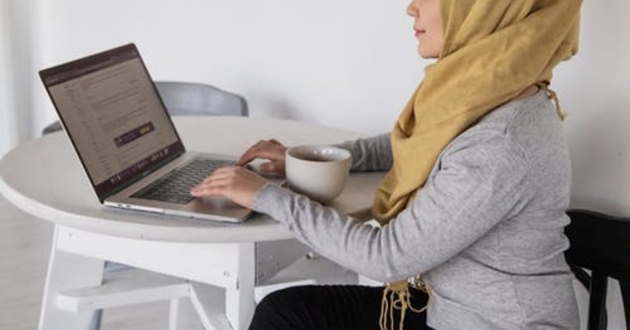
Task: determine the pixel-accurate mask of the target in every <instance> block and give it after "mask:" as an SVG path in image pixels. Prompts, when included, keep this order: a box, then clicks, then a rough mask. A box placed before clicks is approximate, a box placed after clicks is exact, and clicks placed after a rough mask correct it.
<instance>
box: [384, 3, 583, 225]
mask: <svg viewBox="0 0 630 330" xmlns="http://www.w3.org/2000/svg"><path fill="white" fill-rule="evenodd" d="M580 5H581V0H492V1H489V0H479V1H476V0H440V10H441V15H442V24H443V31H444V40H445V42H444V48H443V50H442V53H441V55H440V58H439V59H438V60H437V61H436V62H435V63H434V64H432V65H430V66H428V67H427V68H426V70H425V77H424V80H423V81H422V82H421V84H420V86H418V88H417V90H416V91H415V93H414V95H413V96H412V98H411V100H410V101H409V103H408V104H407V106H406V107H405V108H404V110H403V111H402V113H401V114H400V117H399V118H398V121H397V122H396V124H395V126H394V128H393V130H392V133H391V143H392V149H393V156H394V165H393V167H392V169H391V170H390V172H389V173H388V174H387V175H386V176H385V178H384V180H383V182H382V183H381V185H380V186H379V188H378V190H377V192H376V195H375V198H374V205H373V213H374V216H375V218H376V219H377V220H379V221H381V223H385V222H387V221H389V220H390V219H392V218H394V217H395V216H396V215H397V214H398V212H400V211H401V210H402V209H404V208H405V207H406V206H407V205H408V204H409V203H411V202H412V201H413V198H414V196H415V192H416V191H417V190H418V189H419V188H421V187H422V186H423V185H424V183H425V181H426V180H427V177H428V175H429V172H430V171H431V168H432V167H433V166H434V164H435V162H436V161H437V158H438V156H439V154H440V152H441V151H442V150H443V149H444V148H445V147H446V145H447V144H448V143H449V142H451V141H452V140H453V139H454V138H455V137H457V136H458V135H459V134H460V133H462V132H463V131H464V130H466V129H467V128H468V127H470V126H471V125H472V124H473V123H475V122H476V121H477V120H479V119H480V118H481V117H483V116H484V115H485V114H487V113H488V112H490V111H492V109H495V108H496V107H498V106H500V105H501V104H503V103H506V102H508V101H509V100H511V99H513V98H514V97H516V96H517V95H518V94H519V93H521V92H522V91H523V90H525V89H526V88H527V87H528V86H530V85H532V84H535V83H543V84H545V85H548V84H549V82H550V80H551V76H552V74H551V71H552V69H553V68H554V67H555V66H556V65H557V64H558V63H559V62H561V61H563V60H567V59H569V58H570V57H572V56H573V55H574V54H575V53H576V52H577V47H578V32H579V31H578V27H579V10H580Z"/></svg>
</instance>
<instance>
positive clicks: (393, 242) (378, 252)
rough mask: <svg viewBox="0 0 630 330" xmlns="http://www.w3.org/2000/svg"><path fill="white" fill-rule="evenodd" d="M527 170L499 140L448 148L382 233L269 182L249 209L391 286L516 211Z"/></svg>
mask: <svg viewBox="0 0 630 330" xmlns="http://www.w3.org/2000/svg"><path fill="white" fill-rule="evenodd" d="M454 142H455V141H454ZM527 172H528V162H527V158H526V157H525V155H524V154H523V152H522V149H521V148H520V147H519V146H516V145H514V143H512V142H510V140H509V139H507V138H505V137H504V136H502V135H501V134H486V135H483V134H482V136H479V134H477V135H474V136H472V137H470V138H458V139H457V142H456V143H452V144H451V146H449V147H448V148H447V149H446V150H445V151H444V153H443V155H442V156H441V158H440V161H439V162H438V164H436V168H435V169H434V172H433V174H432V176H431V177H430V178H429V180H428V181H427V183H426V184H425V186H424V187H423V188H422V189H420V190H419V191H418V193H417V196H416V199H415V200H414V201H413V203H412V204H411V205H409V206H408V207H407V208H406V209H405V210H403V211H402V212H401V213H399V214H398V216H397V217H396V218H395V219H392V221H391V222H389V224H388V225H385V226H383V227H380V228H379V227H373V226H371V225H369V224H365V223H363V222H360V221H358V220H356V219H353V218H351V217H348V216H345V215H342V214H339V213H338V212H336V211H335V210H334V209H332V208H329V207H326V206H323V205H321V204H318V203H316V202H313V201H311V200H310V199H308V198H306V197H304V196H301V195H298V194H295V193H293V192H291V191H289V190H286V189H284V188H281V187H279V186H277V185H274V184H267V185H266V186H265V187H264V188H263V189H262V190H261V191H260V193H259V194H258V195H257V197H256V199H255V201H254V207H253V208H254V210H256V211H259V212H263V213H267V214H269V215H270V216H271V217H273V218H274V219H276V220H278V221H280V222H281V223H283V224H284V225H286V226H287V227H288V228H289V230H290V231H291V232H292V233H293V234H294V235H295V237H296V238H297V239H298V240H300V241H302V242H303V243H305V244H307V245H309V246H310V247H311V248H312V249H313V250H314V251H316V252H317V253H319V254H321V255H323V256H325V257H327V258H329V259H331V260H333V261H335V262H336V263H338V264H340V265H342V266H344V267H346V268H349V269H351V270H353V271H355V272H358V273H360V274H363V275H365V276H368V277H370V278H372V279H375V280H379V281H383V282H393V281H397V280H402V279H406V278H409V277H412V276H415V275H417V274H422V273H424V272H426V271H428V270H430V269H432V268H434V267H436V266H439V265H440V264H442V263H443V262H445V261H446V260H448V259H450V258H451V257H453V256H454V255H456V254H457V253H459V252H461V251H462V250H464V249H466V248H467V247H468V246H469V245H471V244H472V243H473V242H475V241H476V240H477V239H479V238H480V237H482V236H483V235H484V234H485V233H486V232H488V231H489V230H490V229H491V228H492V227H493V226H495V225H497V224H498V223H499V222H500V221H502V220H503V219H506V218H509V217H510V216H512V215H513V214H514V213H515V212H517V211H518V209H519V207H521V203H524V202H523V201H525V200H526V197H525V195H527V194H529V192H528V188H527V184H526V183H525V181H526V178H527V176H526V174H527Z"/></svg>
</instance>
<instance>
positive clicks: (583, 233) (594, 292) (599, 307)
mask: <svg viewBox="0 0 630 330" xmlns="http://www.w3.org/2000/svg"><path fill="white" fill-rule="evenodd" d="M568 214H569V216H570V217H571V224H570V225H569V226H567V227H566V229H565V234H566V235H567V237H568V238H569V241H570V242H571V247H570V248H569V249H568V250H567V251H566V252H565V256H566V259H567V262H568V263H569V265H570V266H571V269H572V270H573V272H574V274H575V275H576V278H577V279H578V280H579V281H580V282H581V283H582V284H584V286H585V287H586V288H587V290H588V291H589V293H590V298H589V306H588V307H589V310H588V327H587V329H588V330H595V329H597V330H604V329H606V327H607V317H606V292H607V287H608V278H609V277H610V278H614V279H616V280H618V281H619V286H620V288H621V296H622V300H623V307H624V311H625V316H626V328H627V329H630V218H619V217H613V216H610V215H606V214H602V213H598V212H593V211H587V210H570V211H569V212H568ZM585 269H588V270H590V271H591V273H590V275H589V274H588V273H587V272H586V271H585Z"/></svg>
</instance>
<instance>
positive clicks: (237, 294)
mask: <svg viewBox="0 0 630 330" xmlns="http://www.w3.org/2000/svg"><path fill="white" fill-rule="evenodd" d="M238 250H239V251H238V255H239V256H238V260H239V264H238V269H239V271H238V275H237V276H238V285H237V288H236V289H226V290H225V314H226V316H227V319H228V321H229V322H230V323H231V325H232V329H234V330H245V329H247V327H248V326H249V323H250V322H251V320H252V316H253V315H254V309H255V307H256V303H255V302H254V284H255V283H254V282H255V268H256V267H255V264H256V261H255V258H256V250H255V244H254V243H242V244H239V247H238Z"/></svg>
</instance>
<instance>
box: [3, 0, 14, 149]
mask: <svg viewBox="0 0 630 330" xmlns="http://www.w3.org/2000/svg"><path fill="white" fill-rule="evenodd" d="M8 18H9V7H8V3H7V0H0V156H2V155H3V154H4V153H5V152H7V151H8V150H9V149H10V147H11V146H13V145H15V144H16V143H17V138H16V137H15V136H14V134H13V132H12V129H11V125H10V124H9V123H12V122H14V120H13V118H12V114H13V112H12V111H9V109H11V108H12V107H13V92H12V81H13V79H12V78H11V65H10V62H11V58H10V54H9V51H8V49H9V45H10V39H9V38H10V36H11V33H10V32H9V19H8Z"/></svg>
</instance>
